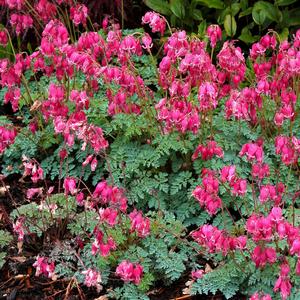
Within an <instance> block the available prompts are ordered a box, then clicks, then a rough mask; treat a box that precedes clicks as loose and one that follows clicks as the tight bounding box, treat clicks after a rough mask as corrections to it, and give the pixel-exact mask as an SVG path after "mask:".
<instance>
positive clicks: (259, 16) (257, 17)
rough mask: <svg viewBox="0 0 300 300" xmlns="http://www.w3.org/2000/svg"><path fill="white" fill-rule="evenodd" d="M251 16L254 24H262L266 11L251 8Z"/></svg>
mask: <svg viewBox="0 0 300 300" xmlns="http://www.w3.org/2000/svg"><path fill="white" fill-rule="evenodd" d="M252 18H253V20H254V22H255V23H256V24H258V25H262V24H263V23H264V21H265V20H266V13H265V11H264V10H258V9H253V10H252Z"/></svg>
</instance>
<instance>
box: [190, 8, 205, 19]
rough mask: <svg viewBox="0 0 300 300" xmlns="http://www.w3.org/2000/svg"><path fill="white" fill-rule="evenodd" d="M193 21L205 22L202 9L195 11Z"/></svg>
mask: <svg viewBox="0 0 300 300" xmlns="http://www.w3.org/2000/svg"><path fill="white" fill-rule="evenodd" d="M192 14H193V19H194V20H197V21H202V20H203V17H202V12H201V10H200V9H197V8H195V9H193V13H192Z"/></svg>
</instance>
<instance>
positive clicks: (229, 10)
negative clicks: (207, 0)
mask: <svg viewBox="0 0 300 300" xmlns="http://www.w3.org/2000/svg"><path fill="white" fill-rule="evenodd" d="M240 9H241V5H240V4H239V3H233V4H232V5H231V6H227V7H226V9H224V10H223V11H222V13H221V14H220V16H219V18H218V24H223V23H224V21H225V17H226V15H232V16H235V15H237V13H238V12H239V10H240Z"/></svg>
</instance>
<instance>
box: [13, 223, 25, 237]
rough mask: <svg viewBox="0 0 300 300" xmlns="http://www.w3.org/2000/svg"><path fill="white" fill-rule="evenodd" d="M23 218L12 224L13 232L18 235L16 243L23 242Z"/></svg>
mask: <svg viewBox="0 0 300 300" xmlns="http://www.w3.org/2000/svg"><path fill="white" fill-rule="evenodd" d="M24 223H25V218H23V217H19V218H18V220H17V221H16V223H14V224H13V230H14V232H15V233H16V234H17V235H18V241H23V239H24V235H25V229H24Z"/></svg>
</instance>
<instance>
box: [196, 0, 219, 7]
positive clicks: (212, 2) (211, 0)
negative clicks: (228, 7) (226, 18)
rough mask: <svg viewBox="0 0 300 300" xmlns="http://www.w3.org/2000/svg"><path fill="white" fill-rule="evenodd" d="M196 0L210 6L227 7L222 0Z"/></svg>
mask: <svg viewBox="0 0 300 300" xmlns="http://www.w3.org/2000/svg"><path fill="white" fill-rule="evenodd" d="M195 2H196V3H198V4H202V5H203V6H206V7H209V8H216V9H223V8H225V4H224V2H223V1H221V0H195Z"/></svg>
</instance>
